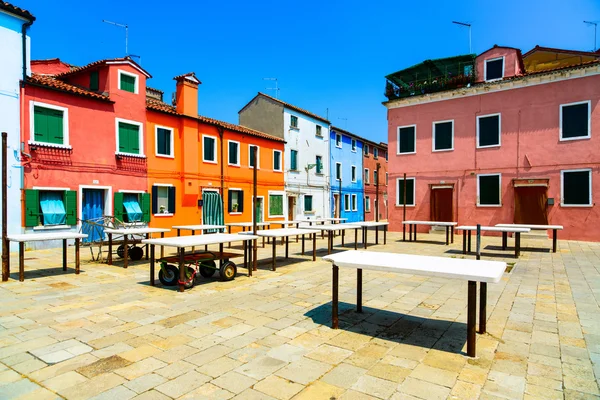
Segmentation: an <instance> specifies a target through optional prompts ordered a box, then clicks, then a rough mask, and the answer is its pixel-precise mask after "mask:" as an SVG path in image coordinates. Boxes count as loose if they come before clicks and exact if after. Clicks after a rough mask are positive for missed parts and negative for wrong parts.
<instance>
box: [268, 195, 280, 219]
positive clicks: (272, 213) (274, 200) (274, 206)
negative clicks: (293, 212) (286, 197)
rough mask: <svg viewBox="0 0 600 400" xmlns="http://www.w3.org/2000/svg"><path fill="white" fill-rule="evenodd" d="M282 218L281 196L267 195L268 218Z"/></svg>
mask: <svg viewBox="0 0 600 400" xmlns="http://www.w3.org/2000/svg"><path fill="white" fill-rule="evenodd" d="M282 216H283V195H282V194H270V195H269V217H282Z"/></svg>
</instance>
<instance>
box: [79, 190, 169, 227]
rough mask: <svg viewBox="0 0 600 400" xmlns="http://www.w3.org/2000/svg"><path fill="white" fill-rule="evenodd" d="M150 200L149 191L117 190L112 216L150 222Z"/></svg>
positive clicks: (130, 220) (124, 220)
mask: <svg viewBox="0 0 600 400" xmlns="http://www.w3.org/2000/svg"><path fill="white" fill-rule="evenodd" d="M84 200H85V199H84ZM84 200H82V201H84ZM150 202H151V201H150V193H138V192H135V193H131V192H117V193H115V195H114V198H113V213H114V216H115V218H116V219H118V220H119V221H123V222H138V221H142V222H150ZM165 213H166V211H165Z"/></svg>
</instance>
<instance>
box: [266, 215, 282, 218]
mask: <svg viewBox="0 0 600 400" xmlns="http://www.w3.org/2000/svg"><path fill="white" fill-rule="evenodd" d="M267 218H283V215H269V216H268V217H267Z"/></svg>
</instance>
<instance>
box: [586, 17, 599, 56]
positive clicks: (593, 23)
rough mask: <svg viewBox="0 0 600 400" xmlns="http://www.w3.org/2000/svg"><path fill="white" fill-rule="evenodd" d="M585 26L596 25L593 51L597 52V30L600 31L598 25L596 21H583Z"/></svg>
mask: <svg viewBox="0 0 600 400" xmlns="http://www.w3.org/2000/svg"><path fill="white" fill-rule="evenodd" d="M583 23H584V24H587V25H594V48H593V49H592V51H596V30H597V29H598V23H597V22H595V21H583Z"/></svg>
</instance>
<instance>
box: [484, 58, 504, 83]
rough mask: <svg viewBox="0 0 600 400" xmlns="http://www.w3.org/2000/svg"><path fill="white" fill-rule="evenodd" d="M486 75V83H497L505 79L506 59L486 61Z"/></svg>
mask: <svg viewBox="0 0 600 400" xmlns="http://www.w3.org/2000/svg"><path fill="white" fill-rule="evenodd" d="M483 69H484V75H485V80H486V81H488V82H489V81H495V80H498V79H502V78H503V77H504V57H500V58H493V59H491V60H485V64H484V67H483Z"/></svg>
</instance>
